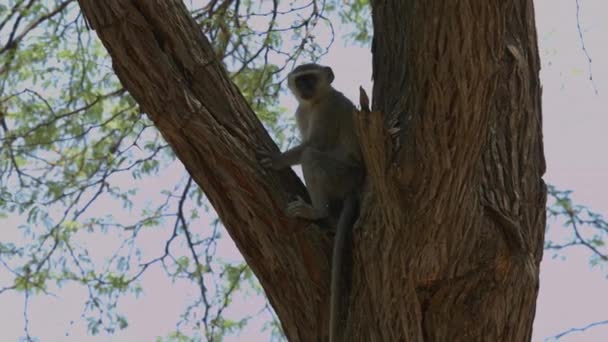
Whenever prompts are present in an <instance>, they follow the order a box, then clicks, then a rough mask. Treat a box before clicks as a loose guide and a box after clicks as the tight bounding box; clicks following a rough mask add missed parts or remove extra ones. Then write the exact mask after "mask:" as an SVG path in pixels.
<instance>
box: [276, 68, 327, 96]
mask: <svg viewBox="0 0 608 342" xmlns="http://www.w3.org/2000/svg"><path fill="white" fill-rule="evenodd" d="M333 80H334V72H333V71H332V70H331V68H330V67H324V66H321V65H318V64H313V63H310V64H302V65H300V66H298V67H297V68H295V69H294V70H293V71H292V72H291V73H289V77H288V82H287V83H288V86H289V89H291V91H292V92H293V93H294V95H296V97H297V98H298V100H299V101H305V102H314V101H315V100H317V99H319V98H322V97H323V96H324V95H325V94H326V93H327V92H328V91H329V90H331V82H332V81H333Z"/></svg>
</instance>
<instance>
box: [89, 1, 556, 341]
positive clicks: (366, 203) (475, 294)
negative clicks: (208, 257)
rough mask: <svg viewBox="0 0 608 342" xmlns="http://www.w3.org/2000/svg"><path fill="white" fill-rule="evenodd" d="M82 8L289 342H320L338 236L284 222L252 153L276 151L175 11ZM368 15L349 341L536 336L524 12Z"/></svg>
mask: <svg viewBox="0 0 608 342" xmlns="http://www.w3.org/2000/svg"><path fill="white" fill-rule="evenodd" d="M79 3H80V6H81V8H82V10H83V13H84V14H85V17H86V18H87V20H88V22H89V24H90V26H91V27H92V28H93V29H95V30H96V31H97V33H98V35H99V37H100V39H101V40H102V42H103V44H104V45H105V46H106V48H107V49H108V51H109V53H110V55H111V56H112V60H113V65H114V69H115V71H116V73H117V75H118V77H119V78H120V80H121V82H122V83H123V84H124V85H125V87H126V88H127V89H128V90H129V92H130V93H131V94H132V95H133V96H134V98H135V99H136V100H137V101H138V103H139V104H140V105H141V106H142V108H144V109H145V111H146V113H148V115H149V116H150V117H151V119H152V120H153V121H154V123H155V125H156V127H157V128H158V129H159V131H160V132H161V133H162V134H163V136H164V137H165V139H166V140H167V141H168V143H169V144H170V145H171V146H172V148H173V149H174V151H175V153H176V154H177V156H178V157H179V159H180V160H181V161H182V162H183V163H184V165H185V166H186V168H187V169H188V171H189V172H190V173H191V175H192V176H193V179H194V180H195V181H196V182H197V184H199V186H201V188H202V189H203V190H204V191H205V193H206V194H207V197H208V198H209V200H210V202H211V203H212V205H213V206H214V208H215V209H216V211H217V212H218V215H219V216H220V218H221V219H222V222H223V223H224V225H225V226H226V229H227V230H228V232H229V233H230V235H231V237H232V238H233V239H234V241H235V243H236V245H237V247H238V248H239V250H240V251H241V253H243V255H244V257H245V259H246V261H247V263H248V264H249V265H250V266H251V268H252V269H253V271H254V272H255V274H256V275H257V277H258V278H259V279H260V282H261V284H262V286H263V287H264V289H265V291H266V294H267V295H268V298H269V300H270V302H271V303H272V305H273V307H274V308H275V310H276V312H277V314H278V316H279V319H280V320H281V323H282V326H283V328H284V330H285V333H286V335H287V337H288V338H289V340H290V341H319V340H326V338H327V321H328V317H327V314H328V307H327V303H328V302H329V301H328V295H329V258H330V255H331V241H329V239H327V238H326V237H325V236H324V235H323V234H321V233H319V232H318V231H317V230H315V229H308V228H307V226H306V224H305V223H304V222H302V221H296V220H292V219H289V218H286V217H285V216H284V214H283V207H284V205H285V204H286V203H287V200H288V197H289V196H291V195H293V194H300V195H303V194H305V189H304V187H303V186H302V184H301V182H300V181H299V180H298V179H297V177H296V176H295V175H294V174H293V172H291V171H285V172H280V173H271V172H267V171H265V170H263V169H262V168H261V167H260V166H259V165H258V163H257V160H256V158H255V152H254V151H255V148H254V146H259V145H257V144H258V143H257V142H258V141H262V144H263V145H264V146H266V147H268V148H271V147H272V148H276V146H274V145H273V144H272V143H271V139H270V137H269V136H268V134H267V133H266V131H265V130H264V128H263V126H262V125H261V124H260V122H259V120H258V119H257V118H256V117H255V114H254V113H253V112H252V111H251V109H250V107H249V106H248V104H247V103H246V102H245V100H244V99H243V97H242V96H241V95H240V93H239V92H238V90H237V89H236V87H235V86H234V85H233V83H232V82H231V81H230V80H229V78H228V76H227V75H226V72H225V70H224V68H223V67H222V65H221V62H220V61H218V60H217V59H216V56H215V53H214V52H213V49H212V48H211V45H210V44H209V42H208V41H207V39H206V38H205V37H204V36H203V35H202V33H201V32H200V29H199V28H198V27H197V25H196V24H195V23H194V21H193V20H192V18H191V17H190V16H189V14H188V12H187V10H186V8H185V7H184V5H183V3H182V2H181V1H179V0H108V1H103V2H101V1H96V0H79ZM372 14H373V19H374V32H375V35H374V40H373V47H372V50H373V53H374V56H373V69H374V70H373V75H374V89H373V103H372V110H371V113H370V112H369V111H366V110H363V111H362V112H361V113H358V114H357V122H358V123H359V125H358V132H359V134H360V136H361V139H362V144H363V150H364V158H365V162H366V165H367V169H368V181H367V186H366V189H365V190H366V192H365V194H364V196H363V197H364V199H363V205H362V210H361V214H360V218H359V221H358V224H357V227H356V231H355V234H354V236H353V237H354V243H353V252H352V254H353V265H352V288H351V290H350V293H351V296H350V306H349V321H348V323H347V331H346V340H348V341H423V340H426V341H526V340H529V339H530V336H531V329H532V328H531V327H532V321H533V317H534V310H535V301H536V295H537V291H538V265H539V263H540V259H541V257H542V242H543V234H544V224H545V211H544V210H545V201H546V190H545V186H544V183H543V181H542V178H541V177H542V175H543V173H544V168H545V166H544V157H543V149H542V134H541V107H540V85H539V80H538V70H539V60H538V51H537V45H536V31H535V27H534V12H533V8H532V1H531V0H519V1H504V2H501V1H498V0H491V1H474V0H469V1H458V2H451V1H450V2H445V1H440V0H429V1H424V2H421V1H402V0H384V1H372ZM362 102H363V101H362ZM382 113H383V114H382Z"/></svg>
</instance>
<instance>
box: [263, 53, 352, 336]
mask: <svg viewBox="0 0 608 342" xmlns="http://www.w3.org/2000/svg"><path fill="white" fill-rule="evenodd" d="M333 80H334V73H333V71H332V69H331V68H330V67H326V66H321V65H318V64H304V65H300V66H298V67H297V68H295V69H294V70H293V71H292V72H291V73H290V74H289V76H288V86H289V89H290V90H291V92H292V93H293V94H294V95H295V97H296V99H297V100H298V103H299V105H298V109H297V110H296V120H297V125H298V129H299V131H300V135H301V140H302V143H301V144H300V145H299V146H296V147H294V148H292V149H290V150H288V151H287V152H284V153H282V154H277V155H269V154H268V153H263V152H262V153H261V154H262V155H261V158H260V163H261V164H262V166H264V167H267V168H272V169H275V170H279V169H282V168H286V167H289V166H291V165H296V164H302V172H303V174H304V181H305V182H306V187H307V189H308V193H309V194H310V198H311V201H312V205H311V204H308V203H306V202H305V201H304V200H302V199H301V198H298V199H297V200H295V201H293V202H291V203H289V204H288V206H287V214H288V215H290V216H293V217H300V218H304V219H308V220H319V219H325V218H327V219H329V221H330V222H336V221H337V225H336V235H335V241H334V249H333V256H332V270H331V303H330V322H329V326H330V332H329V340H330V342H338V340H337V339H338V338H340V337H341V336H342V335H343V334H342V331H343V329H341V328H340V322H339V321H338V320H339V317H338V316H339V314H340V307H339V305H340V302H341V286H340V280H341V274H342V272H343V270H342V268H343V265H344V261H345V260H344V254H345V252H346V250H345V248H346V247H348V246H345V244H346V241H347V239H348V236H350V233H351V230H352V227H353V225H354V223H355V220H356V217H357V212H358V207H357V206H358V202H359V201H358V195H359V190H360V188H361V185H362V182H363V177H364V168H363V162H362V157H361V149H360V146H359V141H358V139H357V136H356V135H355V131H354V121H353V120H354V118H353V115H354V110H355V106H354V105H353V103H352V102H351V101H350V100H348V99H347V98H346V97H345V96H344V95H343V94H342V93H340V92H339V91H337V90H335V89H334V88H333V87H332V86H331V83H332V81H333Z"/></svg>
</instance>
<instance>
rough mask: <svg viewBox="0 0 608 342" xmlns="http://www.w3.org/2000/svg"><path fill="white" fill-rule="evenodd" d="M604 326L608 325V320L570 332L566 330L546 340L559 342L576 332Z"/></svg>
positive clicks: (573, 329)
mask: <svg viewBox="0 0 608 342" xmlns="http://www.w3.org/2000/svg"><path fill="white" fill-rule="evenodd" d="M604 324H608V320H605V321H599V322H593V323H590V324H587V325H586V326H584V327H581V328H571V329H568V330H566V331H564V332H561V333H559V334H557V335H555V336H550V337H547V338H545V341H557V340H559V339H560V338H562V337H564V336H566V335H568V334H571V333H574V332H582V331H585V330H587V329H591V328H593V327H596V326H598V325H604Z"/></svg>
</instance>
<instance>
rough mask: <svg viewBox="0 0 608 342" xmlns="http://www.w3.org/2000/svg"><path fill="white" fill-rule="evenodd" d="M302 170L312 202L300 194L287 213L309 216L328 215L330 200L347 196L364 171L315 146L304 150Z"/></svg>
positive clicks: (288, 207) (306, 217) (303, 216)
mask: <svg viewBox="0 0 608 342" xmlns="http://www.w3.org/2000/svg"><path fill="white" fill-rule="evenodd" d="M302 171H303V173H304V180H305V181H306V188H307V189H308V193H309V194H310V198H311V201H312V205H310V204H308V203H306V202H305V201H304V200H302V199H301V198H298V199H297V200H296V201H294V202H291V203H290V204H289V205H288V206H287V213H288V214H289V215H291V216H295V217H302V218H305V219H309V220H318V219H322V218H326V217H328V216H329V214H330V212H329V203H330V201H335V200H340V201H341V200H343V199H344V198H345V196H346V195H347V194H349V193H350V192H351V191H352V188H353V186H355V184H357V179H358V177H359V173H360V172H359V170H358V169H357V168H355V167H353V165H350V164H348V163H345V162H343V161H340V160H338V159H337V158H336V157H335V156H334V155H333V154H331V153H328V152H323V151H319V150H317V149H314V148H307V149H305V150H304V152H303V153H302Z"/></svg>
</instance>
